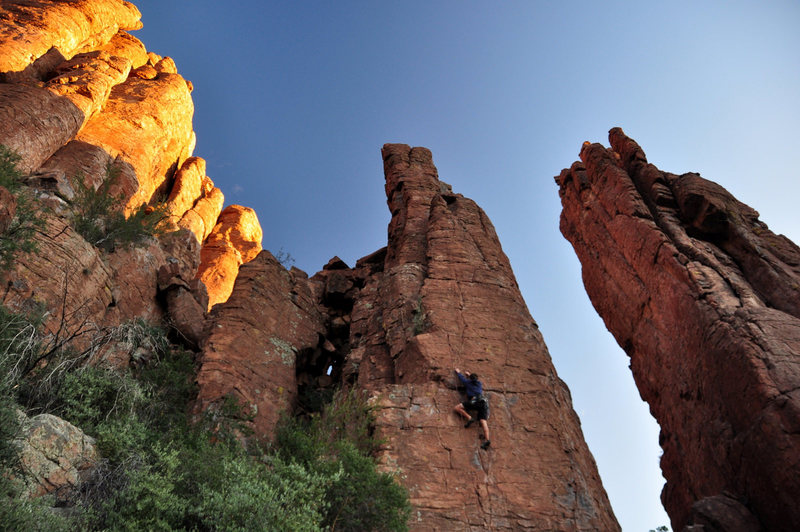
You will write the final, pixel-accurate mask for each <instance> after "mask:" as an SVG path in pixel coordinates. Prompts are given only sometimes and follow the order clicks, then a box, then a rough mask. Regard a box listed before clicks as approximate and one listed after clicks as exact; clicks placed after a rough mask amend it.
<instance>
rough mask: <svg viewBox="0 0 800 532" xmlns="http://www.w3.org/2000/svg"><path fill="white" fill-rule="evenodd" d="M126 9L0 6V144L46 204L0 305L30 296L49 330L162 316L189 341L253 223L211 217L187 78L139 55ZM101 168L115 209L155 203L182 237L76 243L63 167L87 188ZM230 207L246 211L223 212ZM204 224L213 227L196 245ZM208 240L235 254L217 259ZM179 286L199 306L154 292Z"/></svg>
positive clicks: (253, 244) (225, 288) (97, 0)
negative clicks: (117, 200) (118, 204)
mask: <svg viewBox="0 0 800 532" xmlns="http://www.w3.org/2000/svg"><path fill="white" fill-rule="evenodd" d="M139 18H140V14H139V11H138V10H137V9H136V7H135V6H133V5H132V4H130V3H128V2H124V1H122V0H77V1H73V2H48V1H38V0H37V1H33V0H18V1H10V2H3V3H2V5H1V6H0V21H2V26H3V32H4V38H3V39H2V42H0V144H2V145H5V146H6V147H8V148H10V149H12V150H14V151H15V152H17V153H18V154H19V155H20V156H21V161H20V164H19V168H20V169H21V170H22V171H23V172H24V173H25V174H26V175H27V177H26V181H27V183H28V185H29V186H31V187H32V188H33V189H34V190H35V191H36V194H37V196H38V198H39V200H40V201H41V202H42V203H43V204H46V205H47V206H48V207H49V213H48V214H47V215H46V218H47V222H46V226H45V228H44V229H43V230H42V231H40V232H39V233H38V234H37V236H36V237H35V239H36V241H37V244H38V247H39V252H38V253H36V254H30V255H25V256H21V257H19V260H17V261H16V264H15V268H14V269H13V271H11V272H10V274H9V275H8V276H7V279H6V289H5V290H4V292H3V296H2V301H3V304H5V305H7V306H9V307H11V308H29V307H31V306H32V305H40V304H44V305H45V307H46V308H47V310H48V311H49V316H50V319H49V321H48V323H47V326H48V328H49V329H50V330H51V331H52V332H53V333H54V334H56V333H57V334H59V335H61V336H62V337H63V336H66V337H69V336H73V335H77V336H80V335H82V334H84V333H86V331H88V330H91V329H94V330H99V329H101V328H103V327H108V326H114V325H117V324H119V323H120V322H122V321H125V320H129V319H132V318H135V317H143V318H146V319H162V318H166V319H169V320H171V321H172V323H173V324H180V325H179V327H180V328H181V329H183V330H182V331H181V334H183V335H188V336H189V337H191V338H192V339H191V340H190V343H194V344H196V343H198V342H199V340H200V336H202V335H203V333H202V329H203V327H202V326H199V327H198V323H200V324H202V323H203V320H204V317H203V314H204V312H205V308H206V307H207V306H208V300H209V298H210V300H211V302H212V303H216V302H219V301H224V300H225V299H226V298H227V296H228V294H229V293H230V285H232V283H233V279H234V278H235V277H236V273H237V271H238V268H239V266H240V265H241V264H242V263H243V262H246V261H247V260H250V259H251V258H252V257H254V256H255V255H256V254H257V253H258V251H259V250H260V246H261V244H260V235H261V228H260V227H259V226H258V220H257V219H256V217H255V214H254V213H252V210H249V217H247V219H246V220H244V222H243V221H242V219H240V218H241V217H240V218H236V219H231V217H230V216H227V217H226V216H221V211H222V207H223V195H222V192H221V191H220V190H219V189H218V188H216V187H214V183H213V182H212V181H211V179H210V178H209V177H208V176H206V175H205V162H204V161H203V160H202V159H200V158H198V157H191V155H192V150H193V148H194V132H193V131H192V114H193V112H194V108H193V104H192V99H191V94H190V92H191V84H190V83H189V82H187V81H186V80H184V79H183V78H182V77H181V76H180V75H178V74H177V69H176V67H175V64H174V63H173V62H172V60H171V59H169V58H168V57H167V58H162V57H160V56H158V55H156V54H154V53H152V52H150V53H148V52H147V50H146V49H145V47H144V45H143V44H142V43H141V42H139V40H138V39H136V38H135V37H133V36H132V35H130V34H129V33H127V32H126V31H125V30H135V29H138V28H139V27H141V23H140V22H139ZM109 167H113V168H115V172H113V173H109V171H108V168H109ZM114 174H116V177H114V179H115V180H114V182H113V184H112V185H111V192H112V193H113V194H115V195H119V196H121V199H122V201H123V202H124V204H125V206H126V207H125V210H126V212H129V213H130V212H133V211H135V210H137V209H138V208H139V206H140V205H142V204H143V203H157V202H160V201H164V200H166V202H167V208H168V213H169V215H170V220H171V222H172V225H173V229H183V232H177V233H173V234H171V235H169V236H167V237H165V238H162V239H160V240H159V241H155V240H154V241H152V242H151V243H150V244H148V245H146V246H144V247H139V248H136V249H133V250H117V251H114V252H113V253H103V252H101V251H100V250H99V249H97V248H95V247H93V246H92V245H90V244H88V243H87V242H86V241H84V240H83V238H82V237H81V236H80V235H78V234H77V233H76V232H75V231H74V230H73V229H72V227H70V225H69V223H68V220H69V215H70V214H69V213H70V209H71V205H72V201H73V200H74V198H75V191H76V186H77V183H76V179H77V176H82V177H83V179H84V181H85V183H87V184H89V185H91V186H92V187H94V188H97V187H99V186H100V185H101V184H102V183H103V182H104V181H105V180H108V179H111V176H112V175H114ZM236 209H239V210H243V211H248V210H246V209H244V208H239V207H236V206H231V207H229V210H236ZM215 226H222V227H224V228H225V230H224V231H217V232H216V233H215V236H214V238H213V239H210V240H212V243H211V244H210V245H208V246H206V245H205V242H206V241H207V240H209V236H210V235H212V233H213V230H214V228H215ZM241 234H244V236H243V237H242V236H241ZM206 247H208V248H209V251H208V252H206V251H205V249H206ZM219 248H223V249H224V250H225V252H226V253H228V254H229V255H230V254H233V255H235V260H228V261H225V262H224V263H220V261H219V260H217V259H216V257H217V256H218V255H219V253H218V252H217V253H215V252H214V251H213V250H214V249H219ZM201 256H202V257H204V258H205V257H208V259H207V260H208V261H211V262H212V263H213V265H212V267H213V269H214V271H215V273H214V278H215V279H216V280H217V282H216V283H209V287H208V295H206V289H205V288H204V287H201V286H200V285H198V284H197V283H196V282H194V281H193V279H194V277H195V276H196V275H197V272H198V266H199V264H200V262H201ZM176 264H177V265H178V266H177V267H176V266H175V265H176ZM168 265H169V268H168V269H170V268H171V270H170V271H171V273H172V275H171V276H170V275H167V278H168V279H172V281H173V282H171V284H169V283H168V284H167V285H163V283H162V285H163V286H159V283H158V282H157V272H158V271H159V270H160V269H162V268H164V267H167V266H168ZM207 269H208V266H207V265H203V266H202V267H201V268H200V270H201V271H205V270H207ZM173 270H174V271H173ZM168 273H169V272H168ZM165 275H166V274H165ZM176 283H177V284H176ZM190 283H191V284H192V288H191V290H190V289H189V284H190ZM225 283H227V285H226V284H225ZM179 285H180V286H183V287H185V289H186V291H187V292H188V293H191V294H193V295H192V297H193V299H194V300H195V302H196V303H197V304H198V305H199V306H200V307H202V308H203V312H201V314H200V315H198V314H197V313H196V312H190V311H189V310H188V309H189V308H190V307H192V304H190V303H189V301H188V300H186V299H185V298H181V297H180V294H182V293H183V292H181V291H180V290H173V291H172V292H171V295H169V296H167V295H166V294H167V292H169V288H170V287H177V286H179ZM220 286H221V287H222V288H219V287H220ZM170 305H172V306H174V307H175V308H174V309H173V310H174V314H175V316H172V315H170V311H169V308H168V307H169V306H170ZM187 313H188V314H187ZM187 316H193V318H192V319H188V318H187ZM198 320H199V321H198Z"/></svg>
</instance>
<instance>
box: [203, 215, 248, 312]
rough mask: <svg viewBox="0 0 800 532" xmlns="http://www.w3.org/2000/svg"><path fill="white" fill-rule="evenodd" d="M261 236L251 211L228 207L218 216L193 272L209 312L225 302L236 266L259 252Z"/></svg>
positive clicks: (231, 286)
mask: <svg viewBox="0 0 800 532" xmlns="http://www.w3.org/2000/svg"><path fill="white" fill-rule="evenodd" d="M261 236H262V233H261V225H260V224H259V223H258V218H257V217H256V213H255V211H254V210H253V209H250V208H249V207H241V206H239V205H231V206H229V207H227V208H225V210H224V211H222V213H221V214H220V215H219V218H218V220H217V225H216V226H215V227H214V229H213V230H212V231H211V234H210V235H208V238H206V240H205V243H204V244H203V249H202V251H201V263H200V268H199V269H198V270H197V278H198V279H200V280H201V281H203V283H204V284H205V285H206V288H207V289H208V298H209V303H208V305H209V310H210V309H211V307H213V306H214V305H216V304H217V303H221V302H224V301H226V300H227V299H228V296H230V294H231V291H232V290H233V284H234V282H235V281H236V275H237V272H238V271H239V267H240V266H241V265H242V264H244V263H246V262H249V261H251V260H253V259H254V258H255V257H256V256H257V255H258V254H259V252H260V251H261Z"/></svg>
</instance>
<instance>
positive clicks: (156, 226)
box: [72, 164, 168, 252]
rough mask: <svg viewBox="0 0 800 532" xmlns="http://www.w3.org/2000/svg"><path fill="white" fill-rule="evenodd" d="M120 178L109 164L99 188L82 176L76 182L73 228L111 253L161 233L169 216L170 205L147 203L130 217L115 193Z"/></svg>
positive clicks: (91, 242)
mask: <svg viewBox="0 0 800 532" xmlns="http://www.w3.org/2000/svg"><path fill="white" fill-rule="evenodd" d="M118 176H119V169H118V168H117V167H115V166H113V165H111V164H109V165H108V166H107V167H106V176H105V179H104V180H103V182H102V183H101V184H100V186H99V187H98V188H97V189H95V188H94V187H93V186H91V184H87V183H86V179H85V178H84V177H83V176H81V175H78V176H76V177H75V179H74V180H73V182H74V185H75V197H74V198H73V200H72V225H73V227H74V228H75V231H77V232H78V234H80V235H81V236H82V237H83V238H84V239H85V240H86V241H87V242H89V243H90V244H92V245H93V246H96V247H98V248H100V249H102V250H104V251H109V252H111V251H114V250H115V249H116V248H117V247H129V246H131V245H135V244H139V243H141V242H143V241H144V240H146V239H147V238H149V237H152V236H157V235H159V234H161V233H162V232H163V229H162V226H163V222H164V220H165V219H166V217H167V215H168V212H167V206H166V204H164V203H160V204H158V205H157V206H148V205H145V204H143V205H141V206H140V207H139V208H138V209H137V210H136V211H134V212H133V213H132V214H131V215H130V216H128V217H126V216H125V214H124V213H123V210H122V208H123V204H124V202H123V198H122V196H117V195H113V194H112V193H111V189H112V187H113V185H114V183H115V182H116V180H117V177H118Z"/></svg>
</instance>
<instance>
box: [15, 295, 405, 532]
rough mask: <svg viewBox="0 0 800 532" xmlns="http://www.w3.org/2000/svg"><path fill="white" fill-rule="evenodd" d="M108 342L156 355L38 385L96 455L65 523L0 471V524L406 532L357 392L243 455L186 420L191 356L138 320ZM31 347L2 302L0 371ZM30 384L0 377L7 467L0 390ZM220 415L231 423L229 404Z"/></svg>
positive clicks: (368, 412) (32, 334) (229, 432)
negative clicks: (121, 367)
mask: <svg viewBox="0 0 800 532" xmlns="http://www.w3.org/2000/svg"><path fill="white" fill-rule="evenodd" d="M3 316H5V318H3ZM4 324H5V325H4ZM109 336H111V337H113V341H114V342H116V343H117V344H118V345H124V346H126V349H129V350H131V351H134V350H136V349H139V348H140V347H145V348H146V349H148V350H150V351H151V352H152V353H153V355H154V356H152V357H148V358H147V359H143V360H142V361H141V363H140V364H137V365H135V366H132V367H131V368H130V369H127V370H125V371H121V370H114V369H112V368H107V367H102V366H94V367H70V369H69V370H68V371H65V372H63V373H59V374H58V375H59V377H58V378H57V379H56V378H54V379H53V382H54V383H56V384H57V385H53V386H51V387H50V388H48V390H49V391H50V392H52V394H53V396H52V397H51V398H50V400H49V401H48V404H49V405H50V407H51V408H52V411H53V413H55V414H57V415H60V416H62V417H63V418H65V419H67V420H68V421H71V422H72V423H74V424H76V425H77V426H79V427H81V428H82V429H83V430H84V432H86V433H87V434H89V435H91V436H93V437H95V438H96V441H97V445H98V448H99V450H100V452H101V455H102V456H103V460H102V461H101V463H100V464H99V465H98V467H96V468H94V470H93V472H92V473H91V476H90V478H89V479H87V480H86V481H85V482H83V484H82V485H81V486H80V490H79V492H78V493H77V495H75V496H74V497H73V500H72V501H68V502H71V503H72V504H74V509H73V516H72V517H70V518H56V517H54V516H52V515H51V514H50V512H49V509H48V508H47V501H46V500H41V501H38V502H30V501H25V500H23V499H20V498H19V493H18V490H17V489H16V487H15V486H13V485H12V484H10V482H9V481H7V478H6V477H5V476H2V475H0V529H6V528H9V527H10V528H11V529H20V530H62V529H63V527H64V526H65V523H67V524H69V525H70V527H71V528H73V529H76V528H77V529H81V530H131V531H134V530H137V531H138V530H220V531H240V530H252V529H257V530H275V531H278V530H298V531H316V530H334V529H335V530H405V523H406V520H407V519H408V517H409V513H410V505H409V502H408V495H407V493H406V492H405V490H403V488H401V487H400V486H399V485H398V484H397V483H396V482H394V478H393V477H392V476H391V475H387V474H384V473H380V472H378V471H377V469H376V464H375V461H374V460H373V458H372V457H371V456H370V453H372V452H374V450H375V449H376V446H377V444H378V442H377V441H376V440H375V439H374V437H373V436H372V433H371V430H370V426H371V424H372V422H373V418H372V409H371V408H370V407H369V406H368V405H367V403H366V401H365V399H364V396H363V395H362V394H360V393H357V392H349V393H344V392H337V393H336V394H335V395H334V399H333V401H332V402H331V404H329V405H327V406H326V407H325V408H324V409H323V411H322V412H321V413H319V414H315V415H313V416H312V417H311V418H310V419H294V418H285V420H284V421H283V422H282V423H281V425H280V428H279V430H278V437H277V440H276V443H275V444H274V445H273V446H271V447H268V448H253V449H251V450H250V452H251V453H252V454H249V453H248V450H246V449H245V448H243V447H242V446H241V445H240V444H239V442H238V440H237V438H236V436H237V434H238V431H240V429H241V427H240V426H239V424H236V423H230V424H224V423H223V424H219V423H217V424H215V425H214V427H215V429H216V432H212V431H211V430H209V429H208V425H206V424H204V423H192V422H191V421H190V419H189V416H188V412H187V408H188V405H189V404H190V401H191V400H192V399H193V398H194V397H195V393H196V388H195V384H194V381H193V379H194V370H195V368H194V360H193V355H192V354H191V353H188V352H184V351H175V350H171V349H170V346H169V345H167V344H166V340H165V336H164V333H163V331H161V330H160V329H159V328H156V327H153V326H151V325H149V324H147V323H146V322H141V321H138V322H128V323H126V324H123V325H122V326H120V327H118V328H115V329H114V330H112V331H107V332H106V333H105V335H104V336H103V337H102V338H101V339H100V340H98V341H103V342H105V341H108V339H109ZM36 339H37V336H36V326H35V324H34V323H32V322H31V321H30V320H26V319H23V318H21V317H19V316H18V315H14V314H12V313H8V312H7V311H5V310H3V309H2V308H1V307H0V355H2V353H3V346H5V353H6V356H5V357H3V356H0V370H1V369H4V367H2V365H3V364H6V366H8V364H9V363H11V362H13V361H14V357H12V356H8V353H11V352H15V351H17V350H18V349H17V347H18V346H23V347H24V346H28V347H26V349H28V350H31V351H32V352H34V353H36V352H37V349H41V346H39V347H37V345H38V344H37V340H36ZM34 373H35V372H34ZM4 374H5V373H4ZM35 377H36V376H35V375H34V374H28V375H27V376H17V377H14V379H15V380H14V379H12V380H8V379H6V380H4V381H0V382H2V383H4V384H2V386H0V392H2V391H3V390H5V391H6V392H7V393H6V394H5V395H2V394H0V466H3V467H4V468H5V469H7V466H9V465H13V464H14V463H15V462H14V460H15V456H16V453H15V448H14V446H13V437H14V435H15V434H16V430H15V427H16V425H15V424H14V422H15V420H16V417H15V415H16V408H17V404H16V403H15V402H14V400H13V396H12V395H11V392H10V390H12V388H13V389H15V390H17V389H20V388H21V386H19V385H20V384H22V383H24V382H25V381H28V380H31V379H34V380H35ZM56 381H57V382H56ZM226 404H227V403H226ZM223 410H224V411H223V412H222V414H224V415H226V416H228V415H229V416H232V417H233V418H235V419H241V415H240V413H239V414H237V413H236V411H235V410H236V405H235V404H234V403H233V402H230V404H227V406H226V407H225V408H224V409H223Z"/></svg>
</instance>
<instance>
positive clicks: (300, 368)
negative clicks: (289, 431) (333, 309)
mask: <svg viewBox="0 0 800 532" xmlns="http://www.w3.org/2000/svg"><path fill="white" fill-rule="evenodd" d="M349 336H350V327H349V324H348V323H346V322H345V321H344V320H343V319H342V318H341V317H339V318H338V319H334V320H332V321H331V322H330V323H329V325H328V330H327V334H325V335H320V336H319V341H318V342H317V345H316V346H315V347H313V348H307V349H303V350H301V351H300V352H299V353H298V354H297V362H296V364H295V371H296V377H297V404H296V408H295V415H296V416H305V417H308V416H311V415H312V414H314V413H318V412H321V411H322V409H323V408H324V407H325V405H327V404H328V403H330V402H331V400H332V399H333V396H334V394H335V393H336V391H337V390H338V389H339V388H341V387H342V385H343V384H345V382H344V381H345V375H344V363H345V356H346V355H347V353H348V352H349V351H350V341H349Z"/></svg>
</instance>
